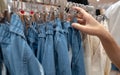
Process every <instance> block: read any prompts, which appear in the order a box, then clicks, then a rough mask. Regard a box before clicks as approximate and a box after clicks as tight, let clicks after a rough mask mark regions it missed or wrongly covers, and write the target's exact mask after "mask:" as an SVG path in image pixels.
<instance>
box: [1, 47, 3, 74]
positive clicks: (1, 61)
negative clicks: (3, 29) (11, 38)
mask: <svg viewBox="0 0 120 75" xmlns="http://www.w3.org/2000/svg"><path fill="white" fill-rule="evenodd" d="M2 63H3V58H2V50H1V47H0V75H2Z"/></svg>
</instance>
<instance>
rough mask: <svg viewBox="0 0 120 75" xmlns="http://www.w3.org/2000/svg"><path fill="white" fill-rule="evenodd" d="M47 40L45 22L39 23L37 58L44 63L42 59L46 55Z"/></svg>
mask: <svg viewBox="0 0 120 75" xmlns="http://www.w3.org/2000/svg"><path fill="white" fill-rule="evenodd" d="M45 40H46V32H45V24H38V50H37V59H38V60H39V62H40V63H42V59H43V56H44V48H45Z"/></svg>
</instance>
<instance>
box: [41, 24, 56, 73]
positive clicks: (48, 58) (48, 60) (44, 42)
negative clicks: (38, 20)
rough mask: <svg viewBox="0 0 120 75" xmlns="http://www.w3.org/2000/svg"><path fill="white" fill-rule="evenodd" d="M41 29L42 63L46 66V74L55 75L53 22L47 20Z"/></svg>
mask: <svg viewBox="0 0 120 75" xmlns="http://www.w3.org/2000/svg"><path fill="white" fill-rule="evenodd" d="M40 29H41V34H40V36H41V38H40V40H39V42H41V43H40V45H41V63H42V66H43V68H44V72H45V75H55V63H54V62H55V61H54V47H53V25H52V23H51V22H47V23H45V25H44V24H43V25H41V26H40ZM45 34H46V35H45ZM45 36H46V37H45ZM40 45H39V46H40Z"/></svg>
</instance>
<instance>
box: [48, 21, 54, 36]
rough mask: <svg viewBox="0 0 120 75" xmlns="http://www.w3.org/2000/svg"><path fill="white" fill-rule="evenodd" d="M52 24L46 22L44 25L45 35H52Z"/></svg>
mask: <svg viewBox="0 0 120 75" xmlns="http://www.w3.org/2000/svg"><path fill="white" fill-rule="evenodd" d="M53 30H54V29H53V22H48V23H47V24H46V35H53Z"/></svg>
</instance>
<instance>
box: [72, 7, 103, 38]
mask: <svg viewBox="0 0 120 75" xmlns="http://www.w3.org/2000/svg"><path fill="white" fill-rule="evenodd" d="M73 9H74V10H76V11H78V12H79V13H78V14H77V20H78V23H73V24H72V26H73V27H74V28H76V29H78V30H80V31H82V32H84V33H87V34H90V35H97V36H99V35H101V33H102V31H104V30H105V29H104V27H103V25H101V24H100V23H99V22H98V21H97V20H96V19H94V18H93V17H92V16H91V15H90V14H88V13H87V12H86V11H85V10H84V9H82V8H80V7H73Z"/></svg>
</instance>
